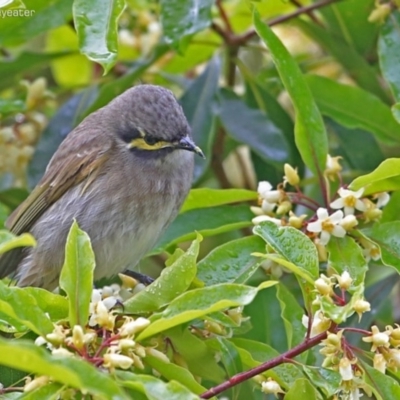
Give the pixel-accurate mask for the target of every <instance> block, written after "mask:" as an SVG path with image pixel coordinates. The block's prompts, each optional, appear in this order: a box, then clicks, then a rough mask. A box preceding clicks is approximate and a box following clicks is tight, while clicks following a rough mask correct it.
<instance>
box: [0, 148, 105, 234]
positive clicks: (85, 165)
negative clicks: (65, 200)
mask: <svg viewBox="0 0 400 400" xmlns="http://www.w3.org/2000/svg"><path fill="white" fill-rule="evenodd" d="M92 150H93V151H91V152H90V154H84V155H81V154H79V153H78V154H73V155H70V156H68V157H64V158H62V159H57V158H56V159H54V160H52V163H51V165H50V167H49V168H48V169H47V171H46V173H45V175H44V176H43V178H42V180H41V181H40V182H39V184H38V186H36V188H35V189H34V190H33V191H32V193H31V194H30V195H29V196H28V198H27V199H26V200H25V201H24V202H23V203H22V204H21V205H20V206H19V207H18V208H17V209H16V210H15V211H14V212H13V213H12V214H11V215H10V217H9V218H8V220H7V222H6V227H7V228H8V229H9V230H10V231H11V232H12V233H14V234H16V235H20V234H21V233H24V232H29V230H30V229H31V227H32V225H33V224H34V223H35V221H36V220H37V219H38V218H39V217H40V216H41V215H42V214H43V212H45V211H46V210H47V209H48V208H49V207H50V206H51V205H52V204H54V203H55V202H56V201H57V200H58V199H59V198H60V197H62V196H63V195H64V193H66V192H67V191H68V190H69V189H70V188H72V187H74V186H76V185H78V184H79V183H81V182H82V181H84V180H85V179H87V185H85V188H87V187H88V186H89V185H90V183H92V182H93V181H94V179H95V177H96V176H97V174H98V173H99V171H100V169H101V168H100V167H101V166H102V164H103V163H104V162H105V161H106V159H107V158H108V157H107V156H106V155H105V154H104V153H103V154H101V155H99V154H98V153H97V152H96V150H94V149H92ZM52 167H54V168H52Z"/></svg>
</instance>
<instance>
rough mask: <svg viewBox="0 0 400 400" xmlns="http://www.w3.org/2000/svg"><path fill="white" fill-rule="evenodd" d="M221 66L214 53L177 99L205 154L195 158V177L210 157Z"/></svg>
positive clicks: (202, 172)
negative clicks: (203, 156)
mask: <svg viewBox="0 0 400 400" xmlns="http://www.w3.org/2000/svg"><path fill="white" fill-rule="evenodd" d="M166 2H168V4H170V1H169V0H166ZM178 2H180V0H178ZM175 22H176V21H175ZM175 22H174V23H175ZM220 69H221V66H220V61H219V59H218V58H217V57H214V58H213V59H212V60H211V61H210V62H209V63H208V65H207V68H206V69H205V70H204V72H203V73H202V74H201V75H199V76H198V77H197V78H196V79H195V80H194V81H193V82H192V83H191V85H190V86H189V88H188V89H187V90H186V92H185V93H184V94H183V96H182V97H181V99H180V101H179V102H180V104H181V105H182V108H183V111H184V113H185V115H186V118H187V120H188V122H189V125H190V127H191V128H192V136H193V138H194V141H195V142H196V144H197V145H198V146H199V147H200V148H201V149H202V150H203V152H204V155H205V156H206V160H203V159H202V158H201V157H196V158H195V164H194V180H195V181H196V180H198V179H199V178H200V177H201V176H202V175H203V174H204V173H205V171H206V169H207V166H208V165H209V163H210V161H211V149H212V144H213V140H214V131H215V101H216V94H217V92H218V79H219V75H220Z"/></svg>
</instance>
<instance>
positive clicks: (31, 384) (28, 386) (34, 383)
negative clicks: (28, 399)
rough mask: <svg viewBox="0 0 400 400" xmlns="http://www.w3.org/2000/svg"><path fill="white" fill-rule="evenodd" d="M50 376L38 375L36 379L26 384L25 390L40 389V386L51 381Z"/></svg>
mask: <svg viewBox="0 0 400 400" xmlns="http://www.w3.org/2000/svg"><path fill="white" fill-rule="evenodd" d="M49 379H50V378H49V377H48V376H38V377H37V378H35V379H32V380H31V381H29V382H28V383H27V384H26V385H25V386H24V392H31V391H32V390H36V389H39V388H40V387H42V386H44V385H47V383H48V382H49Z"/></svg>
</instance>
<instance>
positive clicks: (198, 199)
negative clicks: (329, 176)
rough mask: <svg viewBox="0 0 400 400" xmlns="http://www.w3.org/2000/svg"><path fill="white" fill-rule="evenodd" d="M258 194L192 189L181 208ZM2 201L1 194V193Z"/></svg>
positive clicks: (251, 196) (230, 202)
mask: <svg viewBox="0 0 400 400" xmlns="http://www.w3.org/2000/svg"><path fill="white" fill-rule="evenodd" d="M257 197H258V195H257V192H255V191H253V190H246V189H210V188H200V189H192V190H191V191H190V192H189V194H188V196H187V197H186V200H185V202H184V203H183V206H182V208H181V211H180V212H181V213H184V212H186V211H189V210H194V209H196V208H207V207H215V206H222V205H224V204H232V203H239V202H241V201H251V200H257ZM0 201H1V193H0Z"/></svg>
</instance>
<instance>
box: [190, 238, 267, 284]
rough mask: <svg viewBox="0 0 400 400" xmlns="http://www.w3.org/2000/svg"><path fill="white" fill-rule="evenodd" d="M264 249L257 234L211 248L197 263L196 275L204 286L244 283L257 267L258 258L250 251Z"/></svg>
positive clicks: (263, 244)
mask: <svg viewBox="0 0 400 400" xmlns="http://www.w3.org/2000/svg"><path fill="white" fill-rule="evenodd" d="M263 251H265V242H264V241H263V240H261V239H260V238H258V237H257V236H249V237H244V238H241V239H236V240H232V241H230V242H228V243H225V244H223V245H221V246H218V247H216V248H215V249H213V250H212V251H211V252H210V253H209V254H207V256H206V257H204V258H203V259H202V260H201V261H200V262H199V263H198V265H197V271H198V272H197V277H198V278H199V279H200V280H201V281H203V282H204V283H205V285H206V286H210V285H215V284H217V283H224V282H232V283H245V282H246V281H247V280H248V279H249V278H250V276H251V275H252V274H253V273H254V272H255V271H256V270H257V269H258V266H259V259H258V258H257V257H254V256H253V255H252V253H254V252H263Z"/></svg>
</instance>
